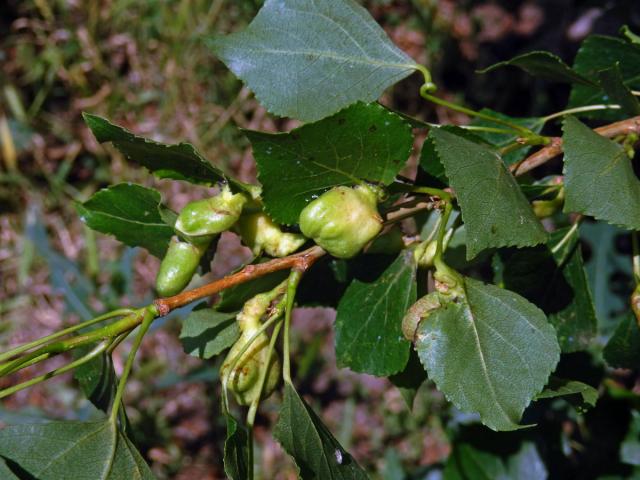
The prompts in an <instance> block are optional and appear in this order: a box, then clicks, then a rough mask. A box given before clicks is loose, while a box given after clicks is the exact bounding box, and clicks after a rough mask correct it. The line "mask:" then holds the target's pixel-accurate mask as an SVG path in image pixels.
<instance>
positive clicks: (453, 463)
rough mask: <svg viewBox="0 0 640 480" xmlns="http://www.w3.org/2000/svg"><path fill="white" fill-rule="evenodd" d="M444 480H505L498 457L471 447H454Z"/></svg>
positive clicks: (448, 460)
mask: <svg viewBox="0 0 640 480" xmlns="http://www.w3.org/2000/svg"><path fill="white" fill-rule="evenodd" d="M443 478H444V480H507V479H508V478H509V477H507V472H506V469H505V467H504V464H503V463H502V460H501V459H500V457H498V456H496V455H493V454H491V453H487V452H483V451H481V450H478V449H476V448H474V447H472V446H471V445H467V444H460V445H456V447H455V448H454V450H453V452H451V455H449V458H448V459H447V463H446V464H445V467H444V472H443Z"/></svg>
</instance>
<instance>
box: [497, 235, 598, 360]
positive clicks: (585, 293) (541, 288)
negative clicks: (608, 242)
mask: <svg viewBox="0 0 640 480" xmlns="http://www.w3.org/2000/svg"><path fill="white" fill-rule="evenodd" d="M498 258H499V261H501V266H500V270H501V272H500V275H498V276H496V278H495V281H496V283H499V284H500V285H501V286H504V288H506V289H508V290H511V291H513V292H516V293H518V294H520V295H522V296H523V297H525V298H526V299H527V300H529V301H530V302H533V303H534V304H536V305H537V306H538V307H540V308H541V309H542V310H543V311H544V312H545V313H546V314H547V316H548V319H549V322H551V324H552V325H553V326H554V327H555V328H556V332H557V334H558V342H559V343H560V347H561V348H562V351H563V352H565V353H569V352H576V351H579V350H584V349H586V348H588V347H589V346H590V344H591V341H592V340H593V338H594V337H595V335H596V331H597V327H598V320H597V318H596V312H595V307H594V305H593V299H592V297H591V291H590V289H589V284H588V281H587V276H586V273H585V271H584V265H583V261H582V252H581V250H580V243H579V236H578V233H577V231H576V230H571V229H570V227H567V228H561V229H559V230H556V231H555V232H553V233H552V234H551V235H550V238H549V242H548V243H547V245H544V246H538V247H535V248H529V249H524V250H510V251H501V252H499V254H498V256H497V259H498Z"/></svg>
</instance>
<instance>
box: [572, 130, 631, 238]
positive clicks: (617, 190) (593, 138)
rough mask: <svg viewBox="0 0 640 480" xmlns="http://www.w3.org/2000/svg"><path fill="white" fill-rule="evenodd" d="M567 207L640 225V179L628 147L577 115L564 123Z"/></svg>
mask: <svg viewBox="0 0 640 480" xmlns="http://www.w3.org/2000/svg"><path fill="white" fill-rule="evenodd" d="M562 139H563V144H564V176H565V177H564V181H565V188H566V195H567V197H566V201H565V204H564V211H565V212H567V213H569V212H578V213H583V214H585V215H591V216H592V217H594V218H596V219H598V220H604V221H605V222H608V223H611V224H613V225H619V226H623V227H626V228H629V229H633V230H638V229H640V181H638V178H637V177H636V175H635V173H634V172H633V167H632V166H631V160H630V159H629V157H628V156H627V154H626V152H625V150H624V148H622V147H621V146H620V145H618V144H617V143H615V142H613V141H611V140H609V139H607V138H604V137H602V136H600V135H598V134H597V133H596V132H594V131H593V130H591V129H590V128H589V127H587V126H586V125H584V124H583V123H581V122H580V121H579V120H577V119H575V118H573V117H567V118H566V119H565V121H564V125H563V137H562Z"/></svg>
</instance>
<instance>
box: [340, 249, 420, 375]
mask: <svg viewBox="0 0 640 480" xmlns="http://www.w3.org/2000/svg"><path fill="white" fill-rule="evenodd" d="M415 301H416V264H415V260H414V257H413V251H411V250H405V251H403V252H401V254H400V256H398V258H397V259H396V261H395V262H393V264H391V266H389V268H387V269H386V270H385V271H384V273H383V274H382V275H380V277H378V279H377V280H375V281H374V282H372V283H365V282H361V281H359V280H354V281H353V282H352V283H351V285H349V288H347V291H346V292H345V294H344V296H343V297H342V299H341V300H340V304H339V305H338V313H337V317H336V324H335V329H336V360H337V363H338V366H339V367H349V368H350V369H351V370H354V371H356V372H362V373H369V374H371V375H378V376H388V375H392V374H394V373H398V372H400V371H402V370H403V369H404V367H405V365H406V364H407V361H408V360H409V350H410V346H411V344H410V343H409V342H408V341H407V340H405V338H404V337H403V336H402V329H401V325H402V318H403V317H404V314H405V312H406V311H407V309H408V308H409V307H410V306H411V305H412V304H413V303H414V302H415ZM372 352H375V355H372Z"/></svg>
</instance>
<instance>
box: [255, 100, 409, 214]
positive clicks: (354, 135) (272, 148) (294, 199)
mask: <svg viewBox="0 0 640 480" xmlns="http://www.w3.org/2000/svg"><path fill="white" fill-rule="evenodd" d="M246 133H247V136H248V137H249V140H251V145H252V146H253V155H254V157H255V159H256V163H257V165H258V178H259V179H260V182H261V183H262V185H263V199H264V203H265V207H266V209H267V211H268V213H269V215H271V217H272V218H273V219H274V220H276V221H278V222H281V223H287V224H294V223H297V222H298V216H299V214H300V212H301V211H302V209H303V208H304V207H305V206H306V205H307V203H309V202H310V201H311V200H313V199H314V198H317V197H318V196H319V195H321V194H322V193H324V192H325V191H326V190H328V189H330V188H332V187H335V186H337V185H355V184H358V183H360V182H361V180H369V181H371V182H380V183H384V184H389V183H391V182H392V181H393V180H394V178H395V176H396V174H397V173H398V172H399V171H400V170H401V169H402V168H403V167H404V165H405V163H406V161H407V159H408V158H409V154H410V153H411V148H412V146H413V136H412V134H411V127H410V126H409V125H408V124H407V123H406V122H405V121H404V120H402V119H401V118H400V117H398V116H397V115H396V114H394V113H392V112H390V111H388V110H386V109H385V108H383V107H382V106H380V105H378V104H376V103H371V104H364V103H358V104H356V105H352V106H351V107H349V108H347V109H345V110H343V111H341V112H339V113H337V114H336V115H334V116H332V117H330V118H325V119H324V120H321V121H319V122H316V123H313V124H309V125H303V126H302V127H300V128H296V129H294V130H292V131H291V132H289V133H279V134H270V133H264V132H253V131H248V132H246Z"/></svg>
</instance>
